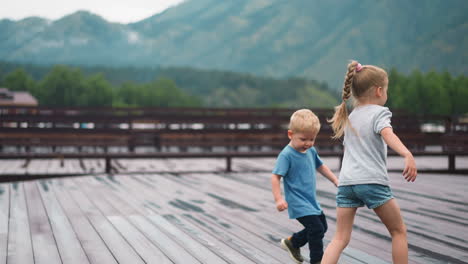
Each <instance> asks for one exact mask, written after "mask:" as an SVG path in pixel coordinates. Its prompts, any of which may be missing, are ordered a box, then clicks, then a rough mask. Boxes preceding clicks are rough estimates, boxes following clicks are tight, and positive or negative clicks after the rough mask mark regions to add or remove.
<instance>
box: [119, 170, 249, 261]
mask: <svg viewBox="0 0 468 264" xmlns="http://www.w3.org/2000/svg"><path fill="white" fill-rule="evenodd" d="M138 178H140V177H137V176H132V177H122V178H119V180H120V181H121V182H122V184H121V185H122V186H124V187H125V188H128V187H130V186H133V187H132V188H135V189H133V191H132V192H134V193H135V195H136V197H138V196H140V195H142V196H141V198H142V199H144V200H145V201H147V200H148V199H149V200H150V201H157V203H158V204H155V203H152V202H151V204H152V206H151V209H152V210H154V208H157V210H156V211H155V212H156V213H159V214H163V215H164V216H165V218H166V219H168V220H169V221H170V222H171V223H172V224H174V225H177V226H178V227H179V228H180V229H182V230H183V231H184V232H185V233H186V234H188V235H190V236H191V237H192V238H193V239H195V240H196V241H198V242H199V243H201V244H202V245H204V246H205V247H207V248H208V249H209V250H211V251H213V252H215V253H216V255H218V256H220V257H221V258H222V259H225V260H227V261H228V262H230V263H254V262H253V261H252V260H250V259H248V258H247V257H246V256H244V255H243V254H241V253H239V252H238V251H236V250H235V249H233V248H232V244H229V243H228V244H227V243H225V242H224V241H222V240H220V239H219V238H217V237H215V236H214V235H213V234H210V233H206V232H204V231H203V230H201V229H200V227H199V226H197V225H195V224H193V223H191V222H190V221H188V220H187V219H184V218H183V217H180V216H179V215H180V214H184V213H186V211H185V210H181V209H180V208H177V207H174V206H172V205H169V203H170V202H171V201H172V198H171V197H170V195H171V194H174V192H173V191H172V190H171V189H170V188H169V187H170V186H161V185H152V184H147V183H146V182H142V181H141V180H140V179H138ZM135 179H138V180H135ZM117 181H118V180H117ZM112 182H115V181H114V180H113V181H112ZM148 186H151V189H150V188H149V187H148ZM156 186H160V187H161V188H163V189H164V190H165V191H162V192H158V191H157V190H154V189H152V187H156ZM156 188H158V187H156ZM154 195H157V196H154ZM168 195H169V196H168ZM153 196H154V197H153ZM215 263H221V262H215Z"/></svg>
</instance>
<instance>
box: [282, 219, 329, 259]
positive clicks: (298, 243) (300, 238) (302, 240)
mask: <svg viewBox="0 0 468 264" xmlns="http://www.w3.org/2000/svg"><path fill="white" fill-rule="evenodd" d="M297 221H299V222H300V223H301V224H302V225H303V226H304V229H303V230H302V231H300V232H297V233H294V234H293V236H292V238H291V242H292V245H293V246H294V247H295V248H300V247H302V246H304V245H305V244H307V243H309V250H310V263H315V262H317V261H320V260H321V259H322V256H323V241H322V240H323V237H324V236H325V232H327V229H328V225H327V220H326V218H325V215H324V214H323V212H322V214H321V215H306V216H303V217H299V218H297Z"/></svg>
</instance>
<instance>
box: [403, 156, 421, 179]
mask: <svg viewBox="0 0 468 264" xmlns="http://www.w3.org/2000/svg"><path fill="white" fill-rule="evenodd" d="M417 175H418V170H417V169H416V162H415V161H414V158H413V155H408V156H406V157H405V169H404V170H403V176H404V177H405V180H406V181H408V182H414V181H415V180H416V176H417Z"/></svg>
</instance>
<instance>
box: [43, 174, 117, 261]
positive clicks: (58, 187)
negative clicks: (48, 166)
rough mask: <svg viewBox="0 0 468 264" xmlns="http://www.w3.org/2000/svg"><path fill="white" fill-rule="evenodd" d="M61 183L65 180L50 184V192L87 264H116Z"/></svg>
mask: <svg viewBox="0 0 468 264" xmlns="http://www.w3.org/2000/svg"><path fill="white" fill-rule="evenodd" d="M63 181H67V179H56V180H54V183H55V184H52V185H51V187H52V191H53V192H54V194H55V195H56V196H57V200H58V201H59V203H60V205H61V207H62V208H63V210H64V211H65V213H66V215H67V217H68V220H69V221H70V223H71V225H72V228H73V230H74V231H75V233H76V236H77V237H78V239H79V240H80V243H81V245H82V247H83V249H84V251H85V253H86V255H87V257H88V258H89V262H91V263H95V264H101V263H106V264H107V263H109V264H112V263H117V261H116V259H115V258H114V257H113V256H112V253H111V252H110V250H109V248H108V247H107V246H106V244H105V243H104V241H103V240H102V238H101V237H100V236H99V233H97V231H96V229H94V227H93V225H92V224H91V222H90V221H89V219H88V218H87V217H86V216H85V215H84V213H83V211H81V209H80V207H79V206H78V204H77V203H76V202H75V201H73V199H72V198H71V196H70V194H69V193H68V192H67V191H66V190H65V189H66V188H65V187H64V186H63Z"/></svg>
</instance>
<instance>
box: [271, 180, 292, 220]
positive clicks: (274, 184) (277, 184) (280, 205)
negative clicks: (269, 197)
mask: <svg viewBox="0 0 468 264" xmlns="http://www.w3.org/2000/svg"><path fill="white" fill-rule="evenodd" d="M271 190H272V192H273V197H274V199H275V204H276V209H278V211H280V212H281V211H283V210H285V209H288V203H287V202H286V201H285V200H284V199H283V196H282V195H281V176H280V175H276V174H273V175H272V176H271Z"/></svg>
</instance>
